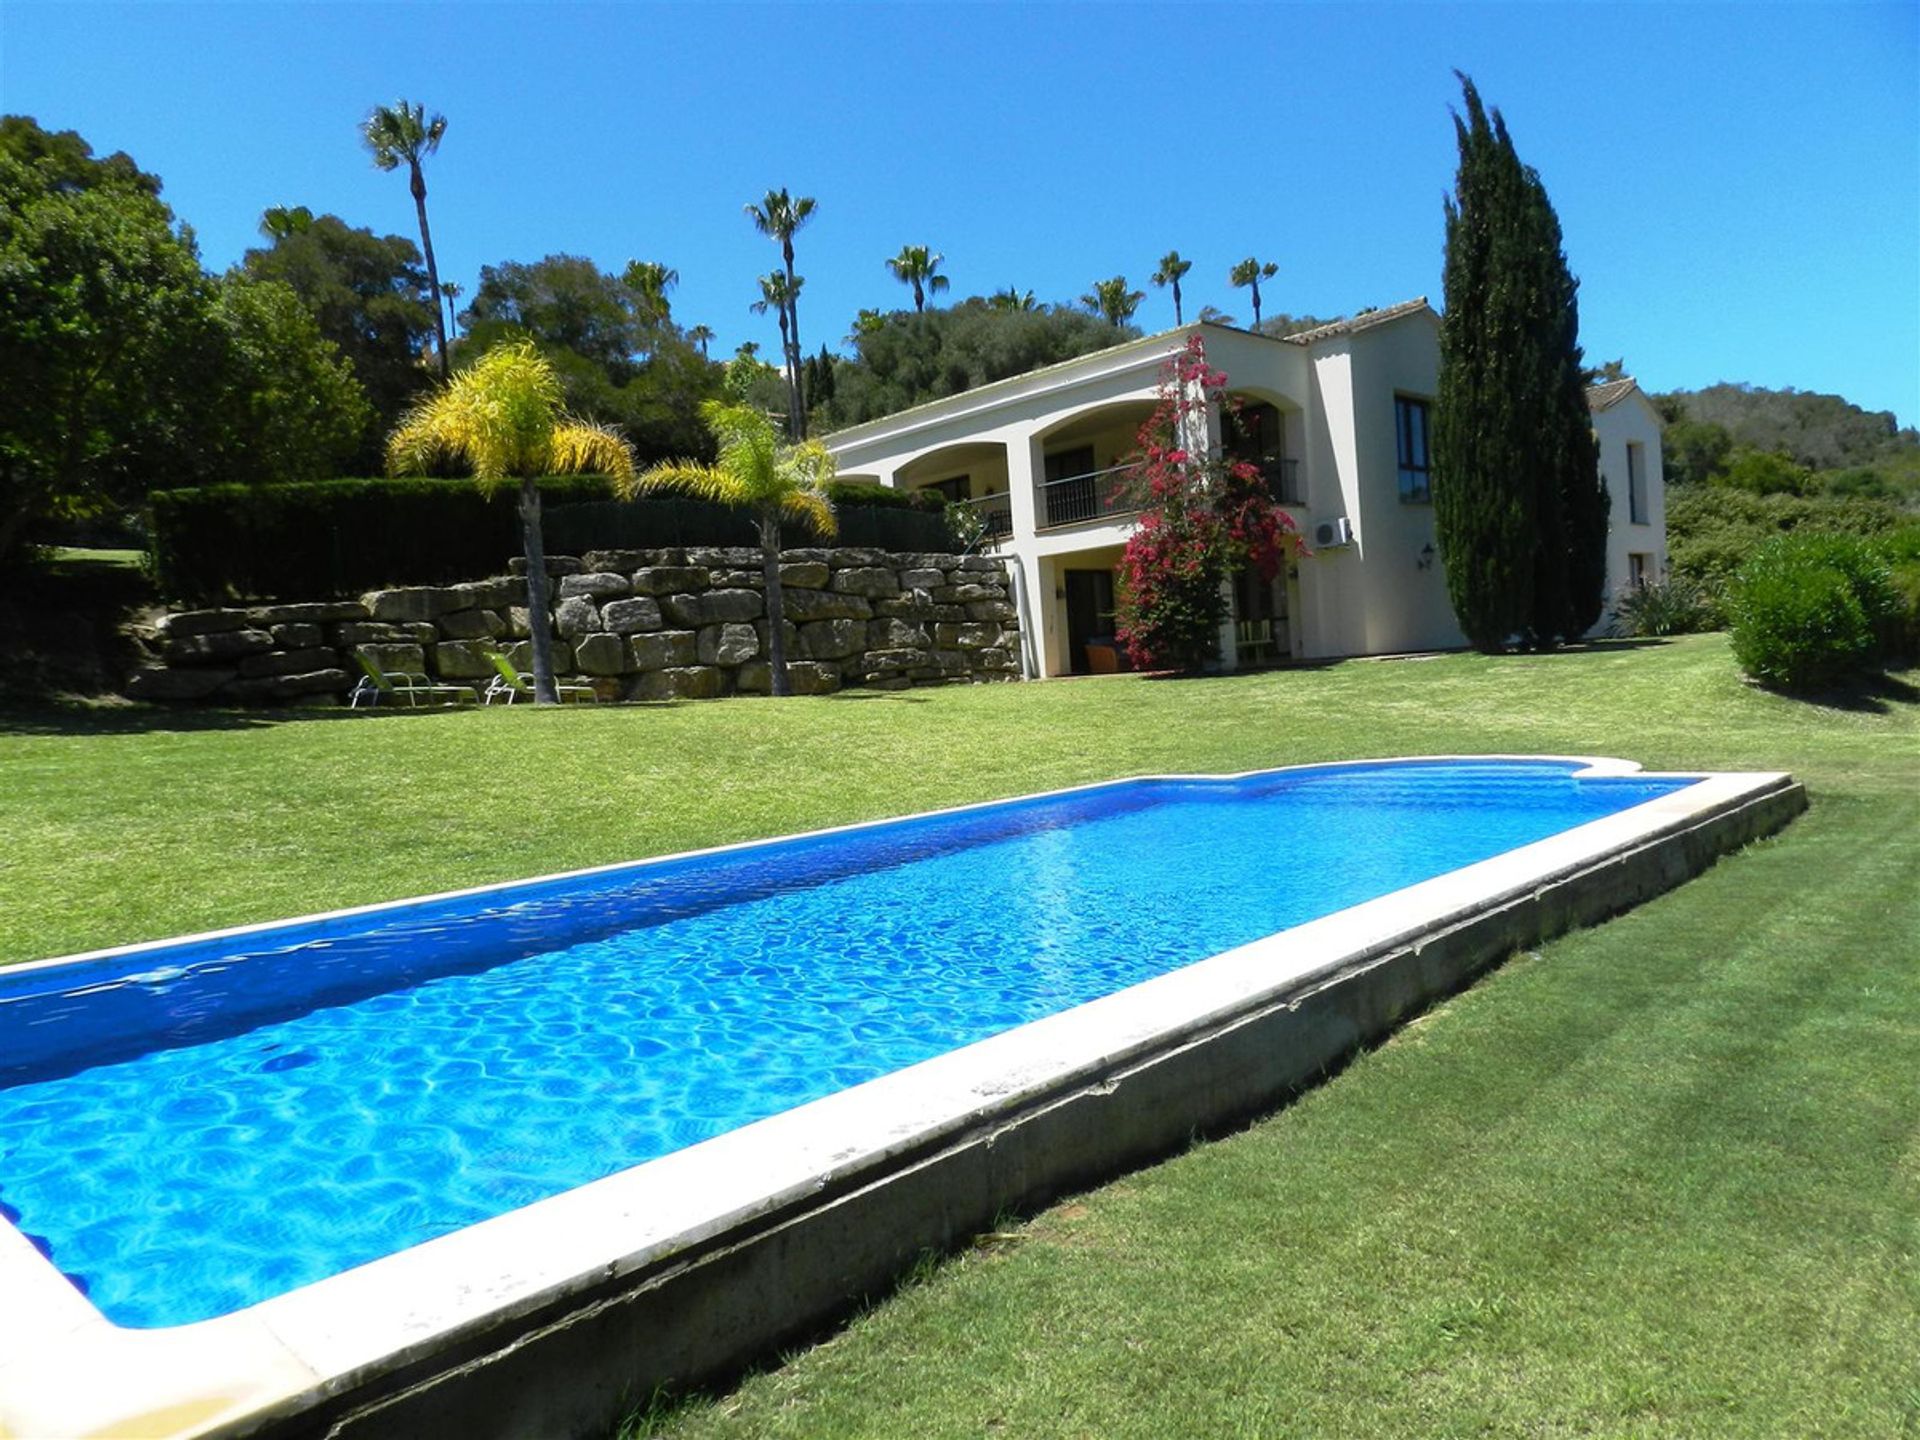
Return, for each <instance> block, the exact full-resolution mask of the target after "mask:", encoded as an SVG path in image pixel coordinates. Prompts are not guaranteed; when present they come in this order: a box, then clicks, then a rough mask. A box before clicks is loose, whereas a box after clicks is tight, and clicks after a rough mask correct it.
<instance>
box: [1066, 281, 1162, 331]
mask: <svg viewBox="0 0 1920 1440" xmlns="http://www.w3.org/2000/svg"><path fill="white" fill-rule="evenodd" d="M1146 298H1147V292H1146V291H1144V290H1129V289H1127V277H1126V276H1124V275H1116V276H1114V277H1113V278H1112V279H1111V280H1096V281H1094V282H1093V290H1092V291H1091V292H1090V293H1089V294H1086V295H1082V296H1081V297H1080V303H1081V304H1082V305H1084V306H1086V307H1087V309H1089V310H1091V311H1092V312H1093V313H1094V314H1096V315H1098V316H1100V317H1101V318H1102V319H1104V320H1105V321H1106V322H1107V323H1108V324H1109V325H1124V324H1126V323H1127V322H1128V321H1129V320H1131V319H1132V318H1133V312H1134V311H1136V310H1138V309H1139V308H1140V302H1141V301H1142V300H1144V299H1146Z"/></svg>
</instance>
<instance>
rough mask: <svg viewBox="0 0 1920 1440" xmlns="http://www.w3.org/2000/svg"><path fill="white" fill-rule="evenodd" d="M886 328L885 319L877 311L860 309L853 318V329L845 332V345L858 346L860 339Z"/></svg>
mask: <svg viewBox="0 0 1920 1440" xmlns="http://www.w3.org/2000/svg"><path fill="white" fill-rule="evenodd" d="M886 328H887V317H886V316H885V315H883V314H881V313H880V312H879V311H878V310H873V309H862V310H861V311H860V313H859V314H857V315H855V316H854V317H853V328H852V329H851V330H849V331H848V332H847V343H848V344H849V345H853V346H858V345H859V343H860V341H861V339H862V338H864V337H865V336H868V335H872V334H875V333H877V332H878V331H881V330H884V329H886Z"/></svg>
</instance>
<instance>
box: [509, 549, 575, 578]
mask: <svg viewBox="0 0 1920 1440" xmlns="http://www.w3.org/2000/svg"><path fill="white" fill-rule="evenodd" d="M586 568H587V567H586V566H585V565H582V564H581V563H580V557H579V556H578V555H549V556H547V565H546V570H547V574H548V575H550V576H551V577H553V578H554V579H556V580H558V579H559V578H560V577H561V576H562V575H578V574H579V573H580V572H581V571H583V570H585V569H586ZM507 569H508V570H510V571H511V572H512V573H514V574H515V575H525V574H526V573H527V557H526V556H524V555H516V556H514V557H513V559H511V560H509V561H508V562H507Z"/></svg>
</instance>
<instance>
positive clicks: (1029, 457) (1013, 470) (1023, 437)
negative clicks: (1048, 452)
mask: <svg viewBox="0 0 1920 1440" xmlns="http://www.w3.org/2000/svg"><path fill="white" fill-rule="evenodd" d="M1006 447H1007V496H1008V499H1009V500H1010V501H1011V503H1012V510H1013V539H1014V542H1015V543H1016V544H1018V543H1020V542H1021V541H1025V540H1031V539H1032V538H1033V533H1034V531H1036V530H1037V529H1039V528H1040V526H1039V521H1038V519H1037V516H1038V513H1039V503H1040V491H1039V483H1038V482H1039V478H1040V477H1041V476H1042V475H1044V474H1046V473H1047V467H1046V462H1045V461H1044V460H1043V459H1042V458H1041V455H1042V451H1041V446H1040V440H1039V438H1038V437H1037V436H1036V435H1034V433H1033V432H1032V430H1030V429H1025V430H1018V431H1015V432H1014V433H1013V434H1011V435H1009V436H1008V437H1007V440H1006Z"/></svg>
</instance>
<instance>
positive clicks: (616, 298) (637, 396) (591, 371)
mask: <svg viewBox="0 0 1920 1440" xmlns="http://www.w3.org/2000/svg"><path fill="white" fill-rule="evenodd" d="M466 322H467V338H466V339H465V340H464V341H462V342H461V346H460V352H461V355H462V356H464V355H466V354H469V353H476V354H477V353H482V352H484V351H486V350H489V349H491V348H493V347H494V346H496V345H499V344H501V343H503V342H505V341H508V340H514V339H530V340H532V341H534V342H535V344H536V345H538V347H539V349H540V352H541V353H542V354H543V355H545V356H546V357H547V359H548V361H549V362H550V363H551V364H552V365H553V367H554V370H555V372H556V373H557V374H558V375H559V377H560V382H561V385H562V387H563V389H564V392H565V397H566V403H567V406H568V408H569V409H571V410H573V411H574V412H576V413H578V414H588V415H597V416H600V417H601V418H603V419H605V420H609V421H612V422H615V423H617V424H619V425H620V426H621V428H622V429H624V430H625V431H626V434H627V438H628V439H629V440H630V441H631V442H632V444H633V446H634V449H635V450H636V451H637V452H638V454H639V455H640V457H641V458H642V460H643V461H651V460H657V459H663V458H665V457H666V456H669V455H678V454H690V453H691V454H700V453H703V452H704V451H705V449H706V446H707V444H708V443H709V442H708V438H707V432H706V429H705V427H704V426H703V425H702V424H701V422H700V402H701V401H702V400H703V399H706V398H709V397H711V396H713V395H715V394H717V393H718V391H719V388H720V374H721V370H720V367H719V366H717V365H714V364H713V363H711V362H710V361H708V360H707V359H706V357H705V356H704V355H702V354H701V353H700V351H699V349H698V348H697V347H696V345H695V343H694V342H693V340H692V338H691V337H690V336H689V335H687V334H683V333H682V332H681V331H680V330H679V328H678V327H677V326H675V325H674V323H673V321H672V320H671V319H670V318H667V317H664V316H662V315H661V314H660V313H659V312H658V309H657V308H656V307H655V306H653V305H651V304H650V303H649V302H648V300H647V299H646V297H645V295H644V294H643V293H642V292H641V291H640V290H638V289H636V288H635V287H634V286H632V285H630V284H628V283H627V280H626V278H624V277H622V276H615V275H610V274H607V273H605V272H604V271H602V270H601V269H600V268H599V267H598V266H596V265H595V264H594V263H593V262H592V261H591V260H588V259H586V258H585V257H584V256H578V255H549V256H547V257H546V258H545V259H542V260H538V261H534V262H532V263H524V262H520V261H507V262H505V263H503V264H500V265H487V266H482V267H481V270H480V285H479V288H478V289H477V290H476V292H475V294H474V298H473V304H472V305H470V306H469V307H468V309H467V312H466Z"/></svg>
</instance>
